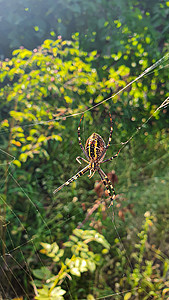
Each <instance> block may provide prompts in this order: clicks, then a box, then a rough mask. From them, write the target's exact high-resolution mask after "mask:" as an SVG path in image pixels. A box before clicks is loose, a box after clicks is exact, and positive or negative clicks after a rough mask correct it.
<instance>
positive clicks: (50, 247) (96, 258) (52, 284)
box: [33, 229, 110, 300]
mask: <svg viewBox="0 0 169 300" xmlns="http://www.w3.org/2000/svg"><path fill="white" fill-rule="evenodd" d="M92 242H96V243H99V244H101V245H102V246H103V247H104V248H105V249H103V250H102V254H100V253H97V254H95V253H94V252H93V251H92V249H89V243H92ZM41 245H42V247H43V249H42V250H41V251H40V252H41V253H43V254H45V255H47V256H48V257H50V258H52V260H53V262H54V263H57V269H58V266H59V267H60V270H59V272H58V274H57V275H54V274H52V273H51V271H49V270H48V268H47V267H42V268H41V269H39V270H34V271H33V274H34V276H35V277H37V278H38V279H41V280H43V287H42V288H40V289H38V293H39V295H38V296H36V297H35V299H43V298H44V299H51V300H52V299H61V300H62V299H64V298H63V297H62V295H64V294H65V293H66V291H64V290H63V289H61V284H62V282H63V281H64V280H65V279H66V278H68V279H69V280H72V279H73V278H72V277H74V276H78V277H79V276H81V275H82V273H83V272H88V271H90V272H94V271H95V269H96V267H97V266H98V265H100V264H103V261H104V258H102V256H103V253H107V252H108V250H109V248H110V245H109V243H108V242H107V241H106V239H105V238H104V237H103V236H102V235H101V234H99V233H98V232H96V231H95V230H82V229H75V230H74V231H73V235H71V236H70V237H69V241H67V242H65V243H64V244H63V245H64V247H66V249H69V248H70V250H71V254H72V256H71V257H70V258H68V256H65V252H66V249H59V246H58V245H57V244H56V243H53V244H47V243H41ZM69 256H70V253H69ZM50 264H51V263H50ZM53 268H54V265H53ZM33 284H34V285H35V284H36V286H39V287H41V285H42V284H41V282H40V281H37V280H36V281H35V282H33ZM86 292H87V291H86ZM76 294H77V295H78V291H76ZM85 295H86V294H85Z"/></svg>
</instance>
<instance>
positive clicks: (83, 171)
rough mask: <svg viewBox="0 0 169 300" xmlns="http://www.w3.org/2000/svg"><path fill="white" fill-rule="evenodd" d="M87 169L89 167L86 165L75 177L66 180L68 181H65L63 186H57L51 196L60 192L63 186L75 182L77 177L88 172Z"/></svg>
mask: <svg viewBox="0 0 169 300" xmlns="http://www.w3.org/2000/svg"><path fill="white" fill-rule="evenodd" d="M89 168H90V166H89V165H87V166H86V167H85V168H84V169H82V170H81V171H79V172H78V173H76V175H74V176H73V177H71V178H70V179H68V181H66V182H65V183H64V184H62V185H61V186H59V187H58V188H57V189H56V190H54V192H53V194H55V193H57V192H58V191H60V190H61V189H62V188H63V187H64V186H66V185H69V184H70V183H71V182H73V181H75V180H76V179H77V178H78V177H80V176H82V175H84V174H85V173H86V172H87V171H88V170H89Z"/></svg>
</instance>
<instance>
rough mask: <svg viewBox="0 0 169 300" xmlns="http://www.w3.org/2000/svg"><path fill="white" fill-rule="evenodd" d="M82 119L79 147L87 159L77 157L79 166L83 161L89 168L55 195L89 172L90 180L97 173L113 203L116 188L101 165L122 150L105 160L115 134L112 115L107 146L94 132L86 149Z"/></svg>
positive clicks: (66, 183) (83, 170) (59, 188)
mask: <svg viewBox="0 0 169 300" xmlns="http://www.w3.org/2000/svg"><path fill="white" fill-rule="evenodd" d="M109 115H110V114H109ZM82 119H83V115H82V117H81V119H80V122H79V126H78V139H79V145H80V147H81V149H82V151H83V153H84V155H85V156H86V159H84V158H83V157H81V156H78V157H76V160H77V161H78V163H79V164H81V161H80V160H83V161H84V162H86V163H87V166H86V167H85V168H83V169H82V170H81V171H79V172H78V173H77V174H76V175H74V176H73V177H71V178H70V179H69V180H68V181H66V182H65V183H64V184H62V185H61V186H60V187H58V188H57V189H56V190H55V191H54V194H55V193H56V192H58V191H60V190H61V189H62V188H63V187H64V186H66V185H69V184H70V183H71V182H72V181H74V180H76V179H77V178H78V177H80V176H82V175H84V174H85V173H86V172H87V171H90V173H89V175H88V176H89V178H91V177H92V176H93V175H94V173H95V172H96V171H97V172H98V173H99V175H100V177H101V179H102V181H103V183H104V185H105V187H106V189H107V192H108V194H109V196H110V198H111V201H112V203H113V200H114V198H115V191H114V188H113V186H112V184H111V182H110V180H109V179H108V177H107V175H106V174H105V173H104V172H103V170H102V169H101V168H100V164H102V163H104V162H107V161H110V160H112V159H114V158H115V157H117V156H118V154H119V152H120V150H119V152H118V153H117V154H115V155H114V156H112V157H111V158H109V159H106V160H103V159H104V156H105V155H106V151H107V149H108V148H109V146H110V142H111V137H112V132H113V127H112V118H111V115H110V122H111V128H110V134H109V140H108V144H107V145H106V144H105V142H104V140H103V138H102V137H101V136H100V135H99V134H97V133H95V132H94V133H93V134H92V135H91V136H90V137H89V138H88V139H87V141H86V144H85V148H84V147H83V145H82V142H81V137H80V124H81V121H82ZM110 190H111V191H112V192H113V195H111V192H110Z"/></svg>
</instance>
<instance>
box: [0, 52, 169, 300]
mask: <svg viewBox="0 0 169 300" xmlns="http://www.w3.org/2000/svg"><path fill="white" fill-rule="evenodd" d="M168 58H169V55H166V56H164V57H162V59H160V60H159V61H157V62H156V63H155V64H153V65H152V66H150V67H149V68H148V69H146V70H145V71H144V72H143V73H142V74H141V75H140V76H138V77H137V78H136V79H135V80H133V81H132V82H130V83H129V84H127V85H126V86H125V87H124V88H123V89H121V90H120V91H118V93H116V94H114V95H112V96H111V97H109V98H107V99H105V100H104V101H102V102H100V103H98V104H96V105H93V106H92V107H91V108H89V109H86V110H85V111H83V112H80V111H79V112H78V113H76V114H72V115H68V116H67V117H66V118H65V117H60V118H58V117H57V118H54V119H53V121H56V120H59V119H62V121H64V123H65V126H66V124H67V123H66V122H67V121H68V119H69V118H73V117H74V118H76V120H77V124H78V122H79V115H80V114H82V113H86V115H87V113H88V111H91V110H94V109H95V108H96V107H98V106H100V105H101V106H102V105H103V104H105V103H106V102H109V104H110V107H111V103H110V100H112V99H113V98H114V97H115V96H116V95H117V94H120V93H122V92H123V91H124V90H126V89H127V88H128V87H129V86H130V85H132V84H133V83H134V82H136V81H138V80H141V78H143V77H145V76H150V75H153V72H154V70H155V69H157V68H158V70H159V71H160V70H163V68H167V67H168V64H167V63H166V62H167V61H168ZM168 104H169V97H166V98H165V97H164V98H163V99H162V100H161V104H160V105H159V106H158V108H157V109H156V110H155V111H154V112H153V113H152V114H151V115H150V116H149V117H148V118H147V119H146V120H144V121H142V122H141V124H140V120H139V118H138V120H135V122H131V121H130V122H131V132H132V133H131V134H130V135H129V136H128V138H127V139H126V140H124V141H119V143H118V144H115V143H113V142H112V146H111V147H110V149H109V150H108V151H107V154H106V157H107V158H109V157H111V156H112V151H114V150H112V149H117V151H118V150H119V149H120V151H121V153H123V152H122V151H123V150H124V149H125V148H126V147H128V146H129V145H130V144H131V142H132V141H133V140H134V138H135V137H136V135H139V134H140V135H141V134H144V133H145V130H146V129H145V125H146V124H148V122H149V121H150V119H152V118H154V115H155V114H156V113H157V111H160V110H162V109H167V108H168ZM131 110H132V107H131ZM131 114H132V112H131ZM105 118H107V119H108V121H109V118H108V114H107V115H105V112H104V113H103V114H102V115H101V116H100V120H99V124H100V125H101V126H99V127H98V128H96V132H98V131H99V132H98V133H99V134H100V135H101V136H102V137H103V138H104V140H105V141H106V136H107V137H108V131H107V132H106V135H105V136H103V134H104V131H105V128H107V126H109V125H108V121H107V122H106V124H105V125H104V121H105ZM119 118H120V120H122V119H123V121H124V123H125V122H126V117H124V116H120V117H119ZM49 122H51V120H49ZM117 122H118V120H117ZM156 122H158V120H156ZM47 123H48V122H46V121H44V122H40V123H38V124H41V125H42V126H44V125H45V124H47ZM35 125H37V123H36V122H34V123H32V124H29V125H24V126H23V129H24V130H25V129H26V128H27V127H28V126H29V127H30V126H32V127H34V126H35ZM118 130H121V128H120V129H118V128H117V126H116V123H115V126H114V132H113V133H115V132H116V133H115V134H116V135H118ZM93 131H95V129H94V130H93V126H92V128H89V127H88V123H87V122H86V120H85V117H84V121H83V124H82V128H81V135H82V139H83V143H84V142H85V141H86V139H87V137H88V136H89V135H90V133H92V132H93ZM0 134H1V135H4V134H7V131H1V132H0ZM72 134H74V135H76V134H77V133H72ZM63 143H64V141H63ZM77 143H78V140H77ZM73 146H74V145H73ZM73 146H72V147H71V148H69V150H70V151H69V153H70V159H71V161H74V162H75V158H76V154H75V153H74V150H73ZM67 147H68V146H67ZM136 147H137V146H136ZM117 151H115V153H116V152H117ZM115 153H113V155H114V154H115ZM81 154H82V153H81V151H80V149H79V155H81ZM129 154H130V151H129ZM121 155H123V154H121ZM167 155H168V154H167ZM167 155H166V157H161V158H159V160H160V161H162V160H163V159H165V160H166V158H167ZM0 158H1V161H2V162H3V161H4V163H2V164H1V165H0V168H1V169H2V170H3V172H4V173H3V176H2V178H1V181H0V187H1V194H0V201H1V205H2V204H3V206H4V207H5V210H8V211H9V212H10V214H11V216H12V217H11V220H12V219H13V218H14V220H15V232H14V229H13V226H11V221H10V219H9V220H6V221H5V223H4V220H3V216H4V215H5V211H3V214H2V215H1V226H2V228H3V230H4V229H5V230H4V232H5V237H6V240H8V241H9V242H8V245H6V244H4V239H3V238H1V243H2V253H1V255H0V259H1V263H0V278H2V277H3V278H5V281H6V283H7V284H6V285H5V284H4V281H3V282H2V281H1V280H0V291H1V293H2V294H3V299H11V294H12V295H13V298H17V299H23V298H22V297H21V296H20V295H24V297H25V299H33V297H34V295H33V294H32V295H30V294H29V292H28V291H27V290H26V288H25V287H23V285H22V282H20V278H17V276H16V275H15V273H16V270H18V269H19V270H20V271H21V273H22V274H24V275H23V277H25V280H29V281H31V282H32V285H33V288H34V294H36V284H35V283H34V278H33V275H32V271H33V269H34V265H33V264H32V258H31V256H33V257H34V259H33V260H35V257H36V261H37V263H39V264H40V265H41V266H45V263H44V261H43V260H42V258H41V256H40V255H39V242H41V240H40V238H41V237H39V232H38V234H37V235H35V234H32V231H31V228H30V227H28V226H27V224H26V221H25V220H24V219H23V216H21V215H19V214H18V211H17V207H16V206H17V204H16V203H12V201H10V204H9V203H8V201H7V199H5V198H4V196H3V194H4V191H5V189H6V188H7V186H6V185H7V181H8V185H12V187H13V193H15V192H16V191H17V192H19V193H20V194H22V196H24V198H25V203H26V204H25V203H23V207H24V209H25V208H26V210H29V209H30V207H31V209H32V211H33V213H34V215H35V216H38V217H39V218H40V219H41V222H42V224H43V228H42V229H41V232H43V234H44V236H48V242H49V243H52V242H53V238H52V233H53V230H54V229H53V228H52V229H51V226H50V222H49V220H48V217H47V214H46V215H45V214H44V213H42V212H41V205H40V201H39V205H37V204H35V203H34V196H35V195H34V194H32V190H31V187H30V186H29V187H27V186H25V185H24V184H22V181H23V179H22V178H20V179H19V180H18V179H16V175H15V168H14V166H13V161H14V160H15V157H13V156H12V155H11V154H10V153H8V152H6V151H5V150H3V149H0ZM118 160H119V158H116V160H115V161H113V162H109V163H108V164H107V165H106V166H104V167H103V169H104V171H105V172H107V171H108V170H110V164H111V168H115V174H117V172H119V171H118V168H117V170H116V166H117V165H118ZM153 163H156V161H155V159H153V155H152V159H151V160H150V161H149V162H148V164H146V165H145V168H149V166H150V165H151V164H153ZM77 170H78V164H76V162H75V164H74V170H71V172H72V173H71V174H69V175H70V176H69V178H70V177H71V176H73V175H74V174H75V173H76V171H77ZM1 173H2V171H1ZM68 173H69V172H68ZM60 175H61V176H60V178H59V179H58V182H56V181H55V180H53V181H51V180H50V182H44V183H43V185H46V186H48V189H50V190H51V198H50V199H48V201H50V205H49V206H48V211H50V210H52V209H54V208H55V205H56V203H57V199H58V198H59V197H60V195H59V194H57V195H56V196H55V197H53V195H52V193H53V190H54V189H55V188H56V187H57V186H59V184H60V183H64V180H65V179H66V180H67V179H68V178H65V176H67V174H66V175H65V174H64V175H63V174H62V172H61V169H60ZM117 176H119V175H117ZM36 179H37V180H36V186H37V194H38V195H36V197H37V196H38V197H39V199H40V198H41V193H40V191H41V189H40V186H41V180H40V179H39V178H36ZM155 179H156V177H155V178H147V179H144V182H146V180H147V181H148V182H149V181H151V180H152V181H153V180H155ZM96 180H98V176H97V178H92V180H91V191H89V195H92V197H94V201H93V203H89V207H88V208H89V210H88V213H87V214H86V215H85V216H84V215H82V212H81V211H80V212H79V210H78V209H77V208H76V212H75V213H74V214H73V215H69V210H68V209H67V208H66V207H64V215H63V218H62V219H61V220H60V221H59V222H57V224H55V227H54V228H55V230H56V228H57V226H60V227H61V226H63V225H65V224H67V228H68V227H69V222H70V220H72V219H76V220H77V228H83V226H84V224H85V223H86V222H87V221H88V220H90V221H91V216H92V214H93V213H95V212H97V210H98V208H99V207H100V205H101V204H102V203H103V202H105V201H107V200H106V197H105V196H104V194H103V195H102V197H101V198H100V199H99V201H98V197H97V195H96V193H95V195H94V192H93V191H92V189H93V188H92V186H94V183H95V181H96ZM160 180H163V178H160ZM87 183H88V179H87V176H86V177H85V175H84V176H83V177H81V178H79V179H78V182H75V183H73V184H74V187H76V188H75V189H74V190H76V189H77V187H79V188H78V192H76V191H74V192H73V193H74V197H73V203H77V200H78V199H79V202H80V201H83V189H84V188H85V186H86V185H87ZM73 184H72V185H73ZM136 184H137V181H136ZM38 187H39V188H38ZM136 188H137V187H136V185H135V184H133V183H130V185H129V187H128V190H124V191H122V190H121V189H120V186H119V185H118V184H117V185H116V184H115V190H116V194H124V195H126V198H127V195H128V194H130V193H131V192H132V191H133V190H135V189H136ZM64 189H66V190H63V191H60V193H64V195H67V199H68V200H67V206H70V205H72V201H71V200H70V199H71V196H72V186H71V185H69V186H68V187H65V188H64ZM70 191H71V192H70ZM10 197H11V199H12V194H10ZM80 199H81V200H80ZM70 201H71V204H70ZM107 203H108V202H106V204H107ZM26 205H28V206H29V207H26ZM114 212H115V216H114ZM106 213H107V217H108V218H110V219H111V220H112V223H111V224H112V228H110V233H111V234H113V235H114V239H115V238H117V239H118V240H119V241H120V247H121V248H122V249H123V250H124V253H125V256H126V260H127V261H128V265H129V267H130V269H131V271H132V270H133V266H132V262H131V261H130V258H129V257H128V255H127V251H126V246H125V245H124V244H123V242H122V239H121V237H120V236H121V233H119V229H118V226H119V222H118V220H119V216H118V215H117V208H116V207H115V206H114V207H112V206H111V207H110V208H108V206H107V212H106ZM2 221H3V222H2ZM36 226H37V228H38V224H36ZM65 228H66V227H65ZM20 232H24V235H23V238H22V239H21V238H20V237H19V235H20ZM17 237H18V238H17ZM25 246H27V251H30V253H31V254H30V255H29V259H27V258H26V254H25ZM122 273H123V276H124V275H125V269H124V270H123V272H122ZM11 278H12V280H11ZM65 284H66V286H67V288H68V291H69V296H68V297H69V298H70V299H73V298H72V290H70V289H69V284H68V280H66V282H65ZM134 289H139V287H136V288H134ZM129 291H131V290H124V291H123V292H119V293H118V292H116V293H109V292H105V295H104V296H103V297H99V298H97V299H115V298H117V299H123V294H125V293H127V292H129ZM114 297H115V298H114Z"/></svg>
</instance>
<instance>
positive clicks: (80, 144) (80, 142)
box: [77, 114, 89, 159]
mask: <svg viewBox="0 0 169 300" xmlns="http://www.w3.org/2000/svg"><path fill="white" fill-rule="evenodd" d="M83 116H84V114H83V115H82V116H81V119H80V122H79V126H78V131H77V132H78V140H79V146H80V148H81V149H82V151H83V153H84V155H85V156H86V158H87V159H89V157H88V155H87V153H86V151H85V149H84V147H83V145H82V140H81V137H80V124H81V122H82V119H83Z"/></svg>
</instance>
